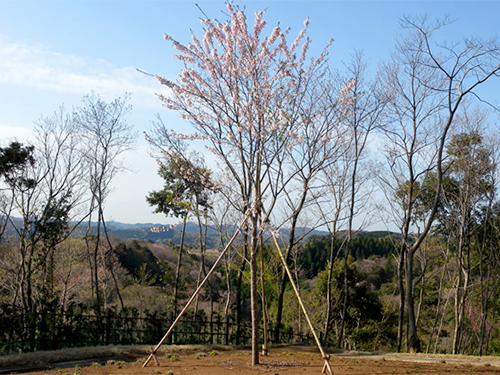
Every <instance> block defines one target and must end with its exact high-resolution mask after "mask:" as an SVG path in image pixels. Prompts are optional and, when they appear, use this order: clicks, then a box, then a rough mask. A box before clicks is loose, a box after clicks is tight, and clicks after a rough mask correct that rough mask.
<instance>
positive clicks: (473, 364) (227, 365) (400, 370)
mask: <svg viewBox="0 0 500 375" xmlns="http://www.w3.org/2000/svg"><path fill="white" fill-rule="evenodd" d="M157 357H158V360H159V363H160V366H157V365H156V364H155V362H154V360H152V361H151V362H150V363H149V365H148V366H147V367H145V368H143V367H142V365H143V363H144V361H145V359H146V357H140V356H139V355H137V354H131V353H129V354H127V355H126V356H125V357H122V358H123V359H125V361H122V360H113V359H111V360H109V359H108V360H100V361H94V362H91V360H87V361H84V362H81V363H78V361H73V362H71V363H67V364H66V365H65V366H64V367H58V368H57V367H54V368H52V369H49V370H39V371H36V372H25V373H26V374H37V375H127V374H148V375H160V374H161V375H182V374H189V375H229V374H231V375H232V374H236V375H257V374H259V375H265V374H272V375H284V374H290V375H291V374H295V375H298V374H301V375H313V374H314V375H319V374H321V373H322V370H323V366H324V360H323V359H322V358H321V356H320V354H319V353H318V352H317V351H316V350H314V349H313V348H304V347H287V348H273V349H271V350H270V352H269V354H268V356H265V357H264V356H261V364H260V365H258V366H255V367H252V366H251V362H250V361H251V357H250V352H249V351H248V350H211V351H206V352H204V351H196V350H179V351H176V352H171V351H168V348H167V349H165V350H163V351H162V352H161V353H159V354H158V356H157ZM329 363H330V366H331V368H332V370H333V373H334V374H336V375H340V374H349V375H357V374H390V375H396V374H458V375H460V374H464V375H465V374H467V375H471V374H500V359H497V358H494V357H489V358H484V357H483V358H478V357H456V356H421V355H418V356H408V355H394V354H386V355H363V354H352V353H350V354H332V355H331V357H330V361H329Z"/></svg>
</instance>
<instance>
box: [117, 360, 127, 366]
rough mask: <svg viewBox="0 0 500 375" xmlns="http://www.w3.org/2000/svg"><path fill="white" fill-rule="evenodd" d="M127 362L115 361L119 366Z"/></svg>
mask: <svg viewBox="0 0 500 375" xmlns="http://www.w3.org/2000/svg"><path fill="white" fill-rule="evenodd" d="M124 364H125V361H116V362H115V365H118V366H123V365H124Z"/></svg>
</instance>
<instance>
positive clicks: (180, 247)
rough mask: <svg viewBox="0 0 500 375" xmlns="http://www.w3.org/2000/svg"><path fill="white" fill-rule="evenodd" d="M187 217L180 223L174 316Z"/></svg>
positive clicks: (177, 302)
mask: <svg viewBox="0 0 500 375" xmlns="http://www.w3.org/2000/svg"><path fill="white" fill-rule="evenodd" d="M186 223H187V215H184V219H183V221H182V232H181V243H180V244H179V254H178V255H177V265H176V268H175V280H174V315H175V316H177V309H178V306H179V279H180V275H181V265H182V253H183V251H184V238H185V234H186Z"/></svg>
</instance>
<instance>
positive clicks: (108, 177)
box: [75, 93, 136, 312]
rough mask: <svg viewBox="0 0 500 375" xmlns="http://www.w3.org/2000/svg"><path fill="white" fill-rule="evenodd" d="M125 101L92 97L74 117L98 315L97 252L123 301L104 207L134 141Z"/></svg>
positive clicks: (85, 99) (89, 254) (123, 99)
mask: <svg viewBox="0 0 500 375" xmlns="http://www.w3.org/2000/svg"><path fill="white" fill-rule="evenodd" d="M128 99H129V95H128V94H127V95H125V96H124V98H117V99H115V100H114V101H112V102H109V103H108V102H105V101H104V100H102V99H101V98H99V96H97V95H95V94H94V93H92V94H91V95H86V96H85V97H84V98H83V104H84V106H83V107H81V108H78V109H77V111H76V113H75V116H76V121H77V123H78V127H79V129H78V130H79V133H80V134H81V136H82V137H83V139H85V146H86V153H85V160H86V162H87V165H88V171H89V173H88V176H87V178H88V180H87V183H88V188H89V191H90V208H89V216H88V221H89V222H88V227H87V235H86V239H87V246H88V250H89V253H88V256H89V266H90V269H91V271H92V275H93V282H92V290H93V296H94V307H95V310H96V312H99V311H100V309H101V307H102V306H103V297H102V295H101V292H100V290H99V271H98V269H99V264H98V263H99V262H98V259H99V251H101V252H102V253H103V254H104V255H105V257H104V262H105V264H104V267H107V268H109V270H110V272H111V275H112V278H113V281H114V284H115V287H116V292H117V294H118V297H119V299H120V303H121V305H122V307H123V300H122V298H121V295H120V291H119V288H118V283H117V280H116V278H115V275H114V272H113V269H112V262H111V258H110V255H111V251H112V248H113V246H112V244H111V242H110V239H109V236H108V230H107V227H106V219H105V215H104V203H105V201H106V199H107V198H108V195H109V193H110V191H111V182H112V181H113V178H114V177H115V176H116V174H117V173H118V172H120V171H122V170H123V169H124V166H123V165H122V161H121V159H120V157H121V155H122V154H123V153H124V152H126V151H128V150H130V149H131V147H132V146H133V142H135V138H136V136H135V134H134V132H133V130H132V126H131V125H129V124H127V122H126V121H125V119H124V117H125V116H126V115H127V113H129V112H130V111H131V106H130V105H128V104H127V102H128ZM94 215H95V216H94ZM92 220H96V227H95V228H96V229H95V230H96V235H95V241H93V243H92V241H91V240H90V234H91V229H92ZM103 237H104V238H103Z"/></svg>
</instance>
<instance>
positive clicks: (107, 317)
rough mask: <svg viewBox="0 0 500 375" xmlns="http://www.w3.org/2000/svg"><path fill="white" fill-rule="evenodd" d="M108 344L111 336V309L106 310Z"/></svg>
mask: <svg viewBox="0 0 500 375" xmlns="http://www.w3.org/2000/svg"><path fill="white" fill-rule="evenodd" d="M105 324H106V328H105V331H106V339H105V340H106V345H109V341H110V336H111V311H110V310H109V309H107V310H106V323H105Z"/></svg>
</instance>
